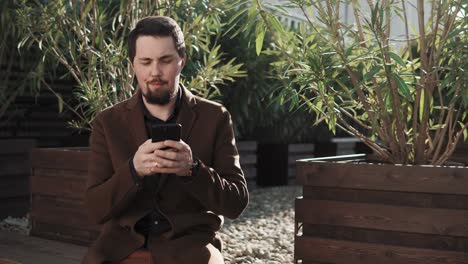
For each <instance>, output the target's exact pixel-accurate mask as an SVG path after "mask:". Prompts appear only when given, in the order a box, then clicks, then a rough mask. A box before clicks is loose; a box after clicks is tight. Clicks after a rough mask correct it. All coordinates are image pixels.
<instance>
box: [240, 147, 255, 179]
mask: <svg viewBox="0 0 468 264" xmlns="http://www.w3.org/2000/svg"><path fill="white" fill-rule="evenodd" d="M237 149H238V151H239V155H240V163H241V167H242V170H243V171H244V174H245V178H246V179H247V180H248V181H252V180H255V177H257V142H256V141H239V142H237Z"/></svg>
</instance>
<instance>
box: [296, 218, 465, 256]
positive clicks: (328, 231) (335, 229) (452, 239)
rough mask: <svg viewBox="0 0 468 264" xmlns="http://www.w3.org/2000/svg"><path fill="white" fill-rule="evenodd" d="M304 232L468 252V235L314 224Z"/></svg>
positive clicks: (319, 236) (367, 241)
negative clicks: (430, 233) (429, 233)
mask: <svg viewBox="0 0 468 264" xmlns="http://www.w3.org/2000/svg"><path fill="white" fill-rule="evenodd" d="M302 233H303V235H304V236H308V237H318V238H327V239H336V240H345V241H354V242H364V243H376V244H381V245H394V246H404V247H412V248H427V249H435V250H447V251H460V252H468V238H467V237H457V236H438V235H428V234H418V233H407V232H394V231H384V230H371V229H364V228H354V227H345V226H332V225H313V224H304V225H303V227H302Z"/></svg>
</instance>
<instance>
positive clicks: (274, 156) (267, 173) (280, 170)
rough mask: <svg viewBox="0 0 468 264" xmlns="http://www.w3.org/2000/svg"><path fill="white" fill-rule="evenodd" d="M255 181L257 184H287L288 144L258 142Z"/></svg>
mask: <svg viewBox="0 0 468 264" xmlns="http://www.w3.org/2000/svg"><path fill="white" fill-rule="evenodd" d="M256 182H257V185H258V186H278V185H287V184H288V144H286V143H259V144H258V146H257V180H256Z"/></svg>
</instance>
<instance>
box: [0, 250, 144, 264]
mask: <svg viewBox="0 0 468 264" xmlns="http://www.w3.org/2000/svg"><path fill="white" fill-rule="evenodd" d="M0 264H2V263H1V262H0ZM120 264H153V259H152V257H151V253H150V252H149V251H148V250H138V251H135V252H133V253H132V254H131V255H130V256H128V258H126V259H124V260H123V261H121V262H120Z"/></svg>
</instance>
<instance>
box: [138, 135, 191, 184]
mask: <svg viewBox="0 0 468 264" xmlns="http://www.w3.org/2000/svg"><path fill="white" fill-rule="evenodd" d="M165 148H167V149H165ZM163 149H165V150H163ZM192 162H193V160H192V150H191V149H190V146H189V145H187V144H186V143H185V142H184V141H182V140H181V141H173V140H166V141H161V142H155V143H152V142H151V139H148V140H147V141H145V143H143V144H141V145H140V147H139V148H138V150H137V152H136V153H135V155H134V157H133V166H135V170H136V172H137V174H138V175H139V176H140V177H145V176H149V175H152V174H155V173H174V174H177V175H178V176H189V172H190V168H191V166H192Z"/></svg>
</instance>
